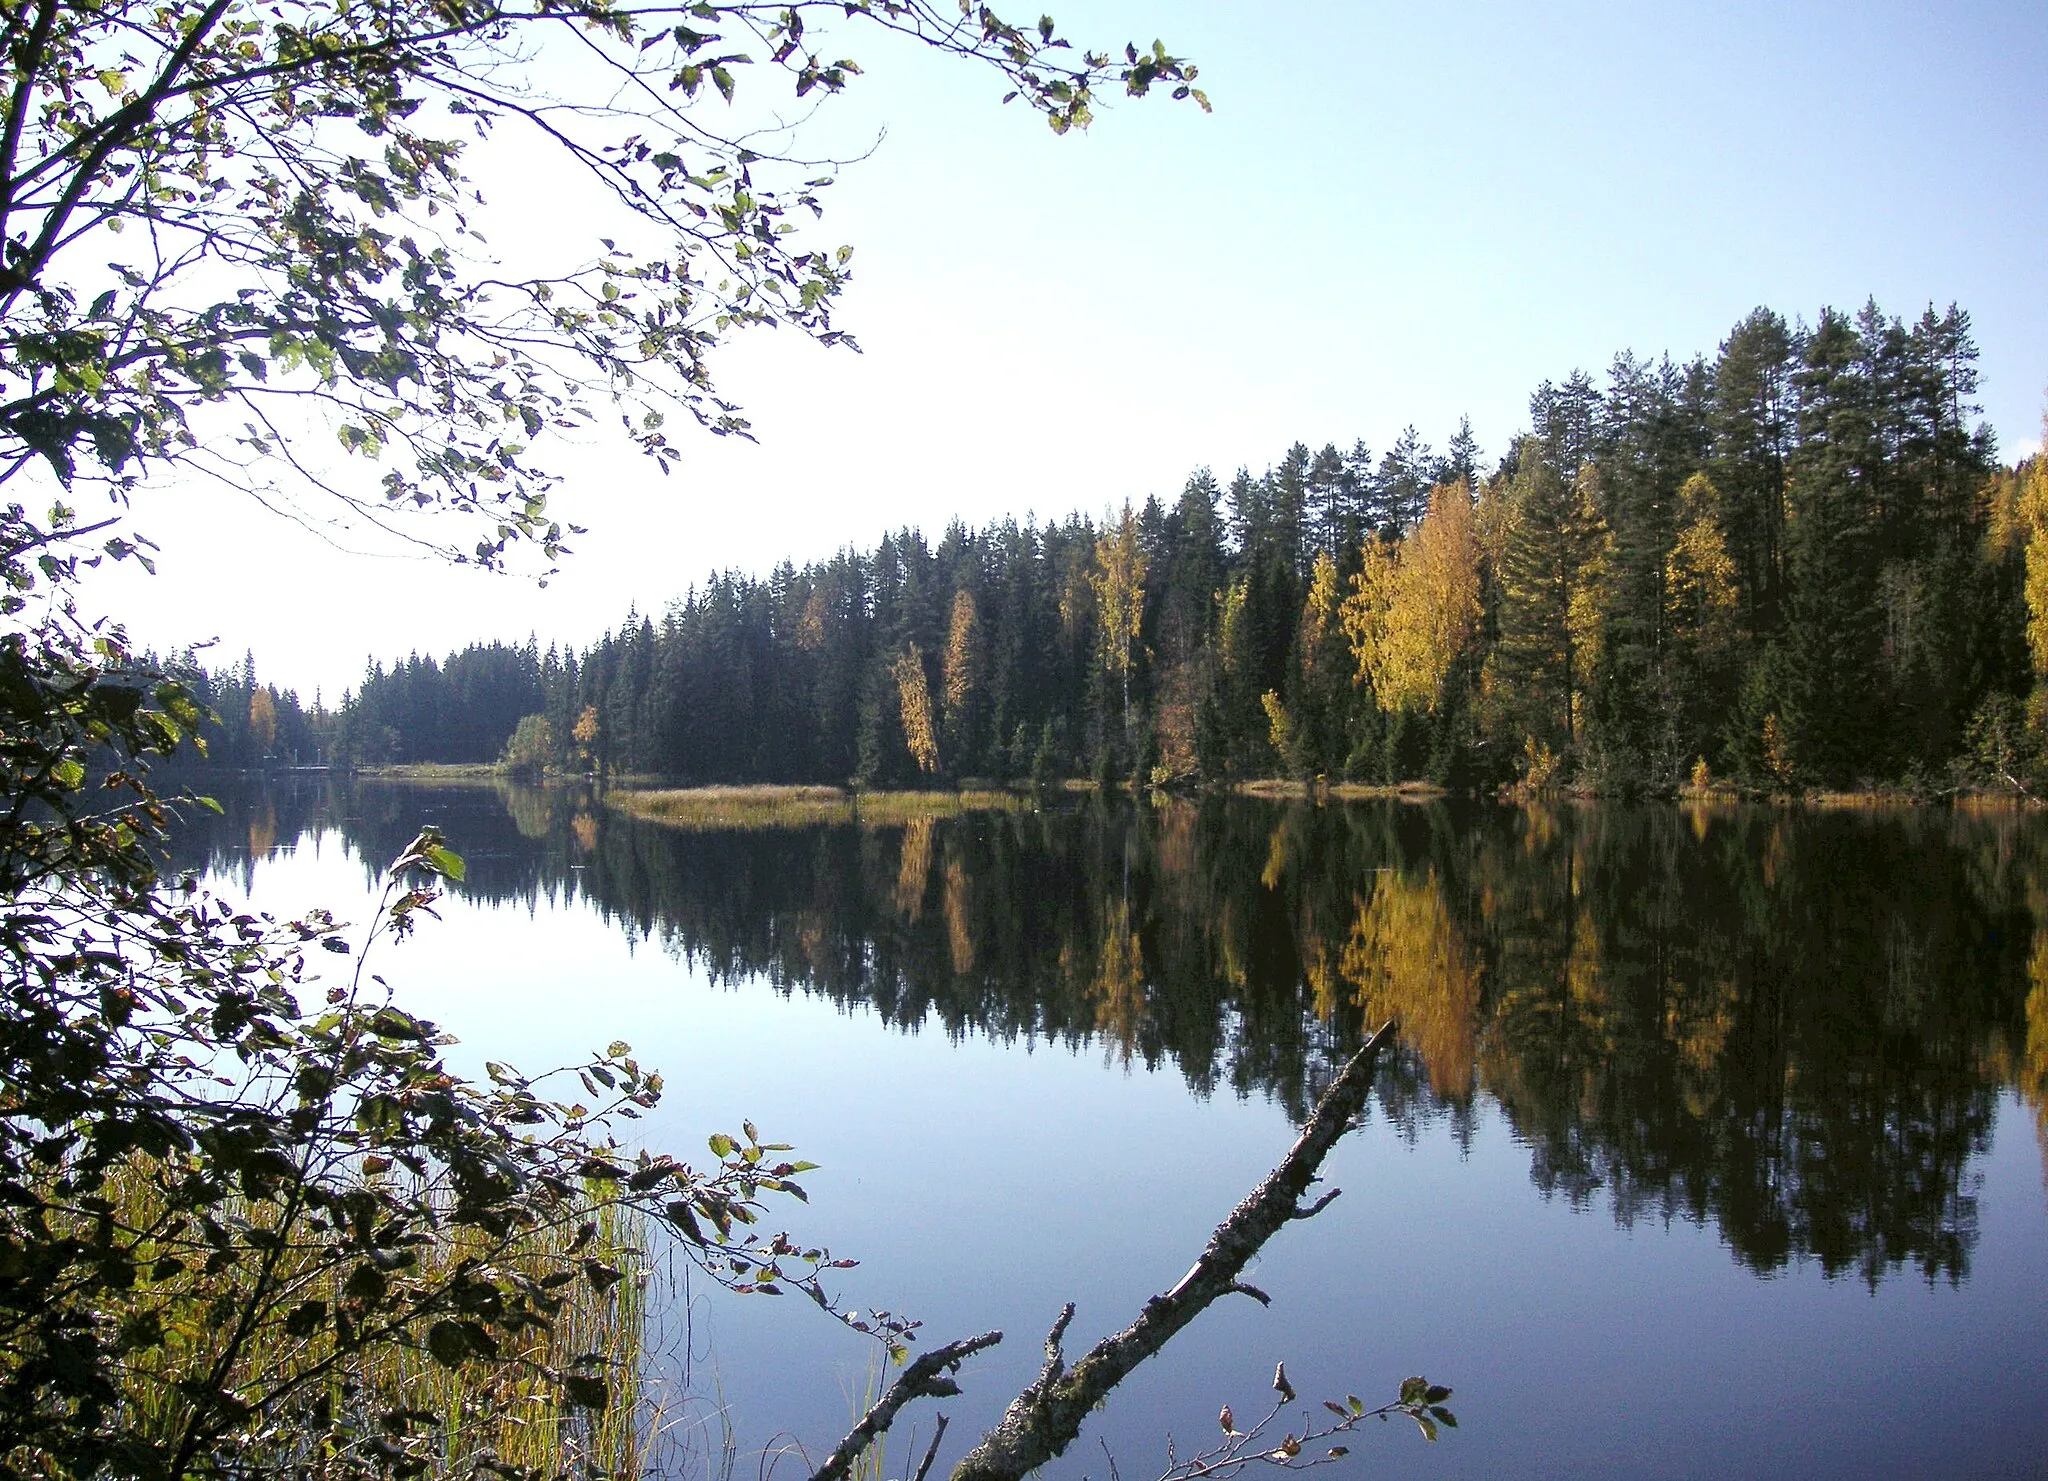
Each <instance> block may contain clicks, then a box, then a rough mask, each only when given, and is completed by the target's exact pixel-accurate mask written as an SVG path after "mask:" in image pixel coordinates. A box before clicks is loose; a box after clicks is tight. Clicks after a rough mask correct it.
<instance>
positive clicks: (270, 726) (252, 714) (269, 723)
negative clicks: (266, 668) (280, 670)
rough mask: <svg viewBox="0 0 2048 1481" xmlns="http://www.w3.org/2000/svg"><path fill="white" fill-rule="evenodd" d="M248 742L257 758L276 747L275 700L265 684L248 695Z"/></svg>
mask: <svg viewBox="0 0 2048 1481" xmlns="http://www.w3.org/2000/svg"><path fill="white" fill-rule="evenodd" d="M249 741H250V744H251V745H253V746H255V748H256V754H257V755H258V756H268V755H269V754H270V753H271V752H272V751H273V750H275V749H276V747H277V700H276V698H275V696H273V695H272V694H271V692H270V686H269V685H267V684H266V685H262V686H259V687H258V688H256V689H253V690H251V691H250V693H249Z"/></svg>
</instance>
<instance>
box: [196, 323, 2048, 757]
mask: <svg viewBox="0 0 2048 1481" xmlns="http://www.w3.org/2000/svg"><path fill="white" fill-rule="evenodd" d="M1975 361H1976V349H1975V346H1974V344H1973V343H1972V340H1971V334H1970V320H1969V316H1968V315H1967V314H1966V313H1964V312H1962V311H1961V310H1960V309H1958V308H1955V307H1953V306H1951V307H1950V308H1949V309H1948V310H1947V311H1946V312H1937V311H1935V310H1934V309H1933V308H1931V307H1930V308H1929V309H1928V310H1927V311H1926V312H1924V313H1923V314H1921V315H1920V316H1919V317H1918V318H1916V319H1913V320H1911V321H1908V320H1905V319H1902V318H1898V317H1893V316H1890V315H1887V314H1886V313H1884V312H1883V311H1881V310H1880V309H1879V308H1878V307H1877V305H1876V304H1875V303H1870V304H1866V306H1865V307H1864V308H1863V309H1862V310H1861V311H1860V312H1858V313H1855V314H1843V313H1839V312H1837V311H1835V310H1832V309H1824V310H1822V311H1821V313H1820V314H1819V316H1818V317H1817V318H1816V319H1815V320H1814V321H1813V322H1812V323H1810V324H1809V323H1805V322H1803V321H1788V320H1787V319H1786V318H1785V317H1783V316H1781V315H1780V314H1778V313H1775V312H1773V311H1771V310H1768V309H1761V308H1760V309H1758V310H1756V311H1755V312H1753V313H1751V314H1750V315H1748V316H1747V317H1746V318H1744V319H1742V320H1741V322H1739V323H1737V324H1736V325H1735V326H1734V327H1733V328H1732V329H1731V330H1730V331H1729V333H1728V335H1727V337H1726V339H1725V340H1723V342H1722V343H1721V345H1720V346H1719V349H1718V351H1717V353H1716V354H1715V355H1714V356H1713V357H1712V358H1711V359H1709V358H1706V357H1704V356H1701V357H1697V358H1694V359H1692V360H1690V361H1686V362H1683V363H1680V362H1674V361H1672V360H1671V359H1669V358H1664V359H1661V360H1657V361H1654V362H1652V361H1648V360H1644V359H1641V358H1638V357H1637V356H1635V355H1634V354H1631V353H1627V352H1624V353H1622V354H1619V355H1617V356H1616V357H1615V358H1614V360H1613V362H1612V364H1611V365H1610V366H1609V367H1608V369H1607V371H1606V373H1605V375H1604V376H1603V377H1599V378H1595V377H1594V376H1591V375H1588V374H1586V373H1583V372H1578V373H1574V374H1572V375H1570V376H1569V377H1567V378H1565V379H1564V380H1562V381H1558V382H1552V381H1545V382H1544V383H1543V384H1542V385H1540V386H1538V387H1537V388H1536V390H1535V392H1534V393H1533V394H1532V395H1531V397H1530V401H1529V419H1530V420H1529V430H1528V431H1526V432H1525V433H1523V434H1522V435H1520V436H1518V437H1517V438H1516V439H1515V440H1514V441H1513V443H1512V445H1511V446H1509V447H1508V448H1507V449H1506V451H1505V453H1504V455H1502V456H1500V457H1498V458H1497V459H1485V458H1483V457H1482V454H1481V451H1480V449H1479V447H1478V445H1477V442H1476V440H1475V438H1474V436H1473V434H1472V431H1471V429H1470V426H1469V424H1461V425H1460V426H1459V428H1458V429H1457V431H1456V434H1455V435H1454V436H1452V437H1451V438H1450V439H1449V442H1448V445H1447V446H1446V447H1445V449H1444V450H1443V451H1442V452H1438V451H1436V450H1434V449H1433V448H1432V447H1431V446H1429V445H1428V444H1427V443H1425V442H1424V441H1423V440H1422V439H1421V437H1420V436H1419V435H1418V434H1417V433H1416V431H1415V430H1414V429H1413V428H1412V427H1411V428H1410V429H1409V430H1408V431H1407V432H1406V433H1404V434H1403V435H1402V436H1401V437H1400V438H1399V439H1398V440H1397V441H1396V442H1395V443H1394V444H1393V446H1392V447H1390V448H1387V449H1385V450H1384V451H1381V452H1378V453H1375V452H1374V450H1372V449H1370V448H1368V447H1367V446H1366V445H1365V444H1364V443H1363V442H1356V443H1354V444H1353V445H1352V446H1351V447H1350V448H1349V449H1348V450H1347V449H1343V448H1340V447H1338V446H1335V445H1327V446H1324V447H1323V448H1321V449H1320V450H1317V449H1312V448H1310V447H1309V446H1307V445H1306V444H1302V443H1297V444H1295V445H1294V446H1293V447H1291V448H1288V449H1287V450H1286V451H1285V453H1284V454H1283V455H1282V456H1281V457H1280V459H1279V461H1278V462H1277V463H1276V464H1275V465H1273V466H1272V467H1270V468H1268V469H1267V470H1266V471H1264V472H1263V473H1260V474H1253V473H1252V472H1250V471H1249V470H1246V469H1240V470H1238V471H1237V473H1236V474H1235V475H1234V476H1232V477H1229V478H1228V479H1225V478H1221V477H1218V476H1217V475H1216V474H1214V473H1213V472H1212V471H1211V470H1209V469H1206V468H1203V469H1198V470H1196V471H1195V472H1194V473H1193V474H1192V475H1191V476H1190V477H1189V478H1188V480H1187V482H1186V485H1185V486H1184V488H1183V489H1182V490H1181V491H1180V493H1179V495H1178V497H1176V498H1173V499H1171V500H1162V499H1160V498H1157V497H1154V498H1149V499H1147V500H1145V501H1144V503H1143V504H1142V505H1129V504H1127V505H1126V506H1125V507H1124V508H1123V509H1122V510H1121V511H1120V512H1116V513H1113V514H1111V515H1110V516H1108V517H1107V518H1105V519H1104V520H1103V521H1101V522H1099V523H1098V522H1095V521H1093V520H1090V519H1088V518H1086V517H1082V516H1079V515H1075V516H1071V517H1069V518H1067V519H1065V520H1064V521H1061V522H1056V523H1048V524H1045V525H1042V526H1033V525H1029V524H1019V523H1018V522H1016V521H1015V520H1005V521H1003V522H1001V523H998V524H993V525H990V526H989V527H987V528H985V529H981V530H970V529H968V528H966V527H964V526H962V525H958V524H956V525H954V526H952V527H951V528H949V529H947V530H946V531H945V532H944V534H943V535H942V536H941V537H940V538H939V539H938V540H937V541H936V542H933V541H932V540H930V539H929V538H927V537H926V536H925V535H924V534H922V533H921V532H919V531H916V530H911V529H904V530H900V531H898V532H896V533H893V534H890V535H887V536H885V537H884V538H883V539H882V540H881V542H880V543H879V544H878V545H876V546H875V547H874V548H873V549H872V550H869V551H864V552H862V551H854V550H850V549H849V550H843V551H841V552H840V553H839V554H837V555H835V556H834V557H832V558H831V559H830V560H827V561H823V562H819V563H815V564H811V565H807V566H804V567H802V568H798V567H796V566H794V565H791V564H787V563H785V564H784V565H782V566H781V567H779V568H778V569H776V570H775V571H773V572H772V573H771V574H769V575H768V576H766V577H765V578H763V577H759V576H752V575H745V574H741V573H737V572H724V573H720V574H717V575H714V576H712V577H710V578H709V579H708V580H706V581H705V582H704V583H703V584H702V585H699V586H696V587H693V588H692V589H691V590H689V591H688V592H687V593H686V594H684V595H683V596H681V597H680V598H678V599H677V600H675V601H674V602H673V603H672V604H671V605H670V606H669V608H668V609H667V610H666V611H665V612H662V613H660V614H658V615H657V614H653V613H639V612H631V613H628V614H627V616H626V618H625V620H624V621H623V623H622V624H621V625H620V627H619V628H618V629H617V630H615V631H614V632H612V633H609V634H607V635H606V636H605V637H604V638H603V639H602V640H601V641H599V642H598V643H596V644H595V645H593V646H592V647H590V648H589V649H587V650H586V651H582V652H574V651H563V650H561V649H559V648H549V649H547V650H546V651H542V650H541V649H540V648H539V646H538V644H537V643H535V642H533V641H531V640H529V641H528V642H527V643H526V644H524V645H523V646H521V645H518V644H506V643H503V642H493V643H489V644H479V645H475V646H472V647H470V648H467V649H465V650H463V651H461V652H458V653H454V654H451V655H449V656H448V658H447V659H446V660H445V661H441V662H436V661H435V660H433V659H431V658H426V659H423V658H420V657H418V656H414V657H412V658H410V659H407V660H406V661H404V662H402V663H399V664H397V665H394V666H393V667H391V668H389V669H386V668H384V667H382V666H381V665H374V666H372V667H371V668H369V670H368V671H367V672H366V674H365V676H364V678H363V680H362V681H361V683H360V685H359V686H358V687H356V688H355V689H353V690H352V691H351V692H350V693H349V694H348V695H347V696H346V697H345V699H344V700H343V702H342V703H341V704H340V705H339V706H338V707H337V708H335V709H334V710H333V711H331V712H328V711H325V710H318V711H316V712H315V713H312V714H310V715H308V714H306V713H304V712H303V711H302V710H301V709H300V706H299V704H298V701H297V699H296V697H295V696H293V695H289V694H281V693H279V692H278V691H276V690H274V689H267V688H265V687H264V686H262V685H259V684H257V683H256V681H255V678H254V675H253V672H249V671H247V670H245V671H244V672H242V673H241V674H234V673H232V672H231V673H230V675H229V676H228V678H227V679H226V680H222V679H221V678H220V677H218V676H212V675H207V674H204V673H203V672H201V673H199V674H198V675H197V678H198V680H199V683H200V687H201V690H202V693H203V694H204V695H207V696H211V697H212V699H213V701H214V704H215V708H216V709H217V710H219V712H220V713H221V714H222V716H223V720H224V722H225V725H226V729H227V731H228V733H229V734H228V737H227V743H226V744H225V746H220V745H217V746H216V752H217V754H222V755H226V756H232V757H234V758H237V759H240V760H243V761H245V762H246V761H248V760H250V759H253V758H260V757H262V756H264V755H266V754H268V755H284V754H286V740H285V738H286V737H289V738H290V739H291V742H292V744H291V747H290V754H292V755H294V756H296V757H298V758H299V759H301V760H307V759H313V756H314V754H315V753H317V754H318V755H319V756H320V757H322V758H324V759H327V760H330V761H332V762H336V763H340V764H370V763H380V762H420V761H448V762H489V761H496V760H500V759H506V760H511V761H513V762H514V763H515V764H517V765H520V766H522V767H525V768H528V769H540V768H559V769H566V770H574V771H590V770H596V771H599V772H602V773H608V774H620V773H637V774H658V775H662V776H665V777H669V778H674V779H677V780H681V781H687V782H749V781H760V782H798V781H832V782H839V781H846V780H848V779H852V780H855V781H858V782H861V783H864V784H873V785H892V786H894V785H916V784H920V783H925V782H945V781H955V780H958V779H961V778H964V777H970V776H971V777H995V778H1022V777H1026V776H1030V777H1036V778H1039V779H1049V778H1053V777H1060V776H1073V775H1095V776H1100V777H1105V778H1113V779H1118V780H1122V779H1134V780H1137V781H1140V782H1157V783H1171V784H1198V783H1215V782H1224V781H1230V780H1239V779H1247V778H1258V777H1274V776H1284V777H1300V778H1309V777H1318V776H1320V777H1326V778H1329V779H1331V780H1333V781H1334V780H1340V779H1344V780H1353V781H1360V782H1369V783H1392V782H1402V781H1410V780H1421V781H1428V782H1434V783H1437V784H1440V785H1443V786H1447V787H1450V788H1453V789H1467V788H1495V787H1501V786H1510V785H1521V786H1525V787H1531V788H1542V787H1547V786H1572V787H1578V788H1582V789H1587V790H1595V791H1604V792H1621V793H1628V792H1668V791H1671V790H1673V789H1675V788H1677V787H1680V786H1684V785H1687V784H1697V783H1700V782H1703V781H1706V780H1709V779H1712V780H1728V781H1734V782H1739V783H1743V784H1747V785H1750V786H1753V787H1756V788H1759V789H1771V790H1777V789H1785V788H1792V787H1807V786H1820V787H1860V786H1873V785H1900V786H1905V787H1909V788H1914V789H1918V790H1924V791H1935V790H1941V789H1943V788H1947V787H1950V786H1955V785H1964V784H1970V783H1993V784H1998V785H2012V784H2015V783H2017V784H2022V785H2025V784H2028V783H2030V782H2031V781H2032V780H2033V778H2034V774H2035V773H2036V772H2038V771H2039V770H2040V768H2041V765H2042V757H2043V752H2044V740H2048V723H2044V711H2043V706H2042V705H2041V704H2039V703H2038V702H2037V701H2036V698H2035V694H2036V674H2037V671H2038V670H2039V669H2041V668H2043V667H2048V663H2044V660H2048V541H2044V540H2042V539H2040V538H2038V537H2039V536H2040V535H2041V534H2042V533H2043V531H2044V530H2048V470H2044V469H2043V468H2041V467H2040V465H2039V460H2032V461H2030V462H2028V463H2023V464H2021V465H2020V466H2018V467H2016V468H2008V467H2005V466H2002V465H2001V464H2000V462H1999V460H1998V456H1997V450H1996V448H1995V446H1994V445H1993V442H1992V439H1991V436H1990V433H1989V431H1988V429H1987V428H1985V427H1983V426H1982V425H1980V424H1978V423H1977V421H1976V418H1977V415H1978V411H1977V407H1976V405H1975V404H1974V397H1975V394H1976V390H1977V372H1976V365H1975ZM2030 570H2031V571H2033V572H2034V574H2033V575H2032V576H2031V577H2030ZM2030 641H2031V644H2032V646H2031V647H2030ZM266 701H267V702H266ZM266 716H267V718H266ZM245 717H246V719H247V725H246V726H245V724H244V721H245ZM252 732H253V733H252Z"/></svg>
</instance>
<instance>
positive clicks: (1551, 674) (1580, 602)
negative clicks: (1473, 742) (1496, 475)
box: [1494, 444, 1607, 752]
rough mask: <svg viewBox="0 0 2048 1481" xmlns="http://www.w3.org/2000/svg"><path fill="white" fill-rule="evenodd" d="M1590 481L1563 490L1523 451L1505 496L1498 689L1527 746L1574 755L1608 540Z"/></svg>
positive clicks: (1540, 459) (1538, 456)
mask: <svg viewBox="0 0 2048 1481" xmlns="http://www.w3.org/2000/svg"><path fill="white" fill-rule="evenodd" d="M1594 497H1595V496H1594V493H1593V486H1592V480H1590V479H1586V478H1581V479H1577V480H1575V481H1574V482H1571V483H1567V482H1566V481H1565V480H1564V479H1563V478H1562V477H1561V476H1559V473H1558V470H1557V468H1556V467H1555V465H1554V463H1553V461H1552V455H1551V454H1549V453H1548V452H1547V451H1546V450H1544V449H1540V448H1532V447H1530V446H1528V445H1527V444H1525V445H1524V446H1523V448H1522V450H1521V457H1520V459H1519V470H1518V472H1517V473H1516V475H1515V479H1514V482H1513V484H1512V485H1511V486H1510V489H1509V504H1508V509H1509V519H1508V527H1507V531H1506V536H1505V540H1504V544H1503V549H1502V552H1501V569H1500V588H1501V591H1500V604H1501V605H1500V642H1499V646H1498V648H1497V649H1496V650H1495V654H1494V658H1495V676H1496V682H1497V683H1498V684H1499V685H1500V687H1501V689H1502V690H1503V700H1504V709H1505V712H1506V713H1507V714H1508V715H1510V716H1512V717H1513V718H1514V720H1515V721H1516V723H1517V724H1518V725H1519V727H1520V731H1521V734H1522V735H1524V736H1526V737H1527V738H1529V739H1530V740H1532V741H1534V742H1536V743H1538V744H1542V745H1546V746H1549V747H1551V749H1552V750H1554V751H1563V752H1568V751H1570V750H1571V749H1572V748H1574V747H1576V746H1577V744H1578V742H1579V739H1580V730H1581V725H1582V721H1583V719H1584V710H1585V700H1586V697H1587V690H1588V686H1589V684H1590V682H1591V679H1592V659H1593V656H1594V654H1593V652H1592V650H1593V649H1594V648H1595V647H1596V646H1597V642H1598V637H1597V616H1598V614H1597V600H1598V593H1599V585H1600V580H1601V577H1602V574H1603V571H1602V566H1603V559H1604V556H1605V553H1606V545H1607V532H1606V528H1605V526H1604V525H1603V524H1602V523H1601V520H1600V517H1599V514H1598V512H1597V510H1596V508H1595V504H1594Z"/></svg>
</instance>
